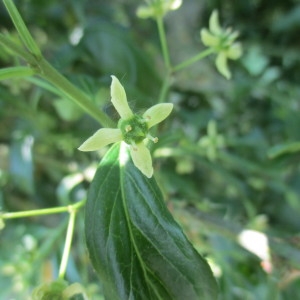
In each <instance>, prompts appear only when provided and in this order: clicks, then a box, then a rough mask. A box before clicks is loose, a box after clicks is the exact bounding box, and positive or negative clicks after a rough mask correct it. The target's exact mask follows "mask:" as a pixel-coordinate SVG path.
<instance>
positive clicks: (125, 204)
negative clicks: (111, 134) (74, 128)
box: [85, 143, 217, 300]
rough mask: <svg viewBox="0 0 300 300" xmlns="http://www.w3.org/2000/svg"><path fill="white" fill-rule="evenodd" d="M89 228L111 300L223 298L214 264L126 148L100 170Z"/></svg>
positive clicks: (90, 207)
mask: <svg viewBox="0 0 300 300" xmlns="http://www.w3.org/2000/svg"><path fill="white" fill-rule="evenodd" d="M85 228H86V241H87V247H88V251H89V255H90V259H91V261H92V264H93V266H94V268H95V269H96V271H97V273H98V275H99V277H100V279H101V284H102V285H103V290H104V293H105V297H106V299H112V300H114V299H163V300H168V299H170V300H171V299H172V300H174V299H178V300H179V299H180V300H182V299H189V300H193V299H203V300H206V299H208V300H210V299H217V285H216V282H215V280H214V278H213V276H212V273H211V270H210V268H209V266H208V264H207V263H206V261H205V260H204V259H203V258H202V257H201V256H200V255H199V254H198V253H197V252H196V250H195V249H194V248H193V246H192V245H191V244H190V242H189V241H188V240H187V238H186V237H185V235H184V234H183V232H182V230H181V228H180V226H179V225H178V224H177V223H176V222H175V221H174V219H173V217H172V216H171V214H170V213H169V211H168V210H167V208H166V206H165V204H164V201H163V197H162V194H161V191H160V189H159V187H158V185H157V183H156V181H155V179H154V178H151V179H148V178H147V177H145V176H144V175H142V174H141V172H140V171H139V170H138V169H137V168H136V167H135V166H134V165H133V163H132V160H131V159H130V156H129V154H128V150H127V149H126V146H125V144H123V143H121V144H115V145H114V146H113V147H112V148H111V149H110V150H109V151H108V152H107V154H106V155H105V157H104V158H103V159H102V161H101V163H100V165H99V168H98V170H97V172H96V175H95V177H94V179H93V182H92V184H91V187H90V190H89V194H88V201H87V205H86V216H85Z"/></svg>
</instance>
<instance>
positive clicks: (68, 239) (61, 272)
mask: <svg viewBox="0 0 300 300" xmlns="http://www.w3.org/2000/svg"><path fill="white" fill-rule="evenodd" d="M76 214H77V209H74V208H72V209H70V217H69V224H68V229H67V235H66V241H65V247H64V252H63V255H62V259H61V263H60V267H59V273H58V277H59V278H60V279H63V278H64V277H65V274H66V270H67V264H68V259H69V255H70V250H71V244H72V239H73V234H74V226H75V219H76Z"/></svg>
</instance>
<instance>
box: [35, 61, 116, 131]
mask: <svg viewBox="0 0 300 300" xmlns="http://www.w3.org/2000/svg"><path fill="white" fill-rule="evenodd" d="M37 68H38V69H39V70H38V73H39V74H40V76H41V77H43V78H44V79H46V80H48V81H49V82H51V83H52V84H53V85H54V86H55V87H57V88H58V89H59V90H60V91H62V92H63V93H64V94H65V95H67V96H68V98H70V99H72V100H73V101H74V102H76V103H77V104H78V105H79V106H81V107H82V108H83V109H84V110H85V111H86V112H87V113H89V114H90V115H91V116H93V117H94V118H95V119H96V120H98V121H99V122H100V123H101V124H102V125H103V126H105V127H115V123H114V122H113V121H112V120H111V119H110V118H109V117H108V116H107V115H106V114H105V113H103V112H102V111H101V110H100V109H99V108H98V107H97V106H96V105H95V104H94V103H93V102H92V101H91V100H90V99H89V97H88V96H87V95H86V94H85V93H84V92H82V91H81V90H80V89H78V88H77V87H76V86H74V85H73V84H72V83H71V82H70V81H69V80H67V79H66V78H65V77H64V76H63V75H61V74H60V73H59V72H58V71H57V70H56V69H55V68H54V67H52V65H50V64H49V63H48V61H46V60H45V59H44V58H42V59H41V60H40V61H38V62H37Z"/></svg>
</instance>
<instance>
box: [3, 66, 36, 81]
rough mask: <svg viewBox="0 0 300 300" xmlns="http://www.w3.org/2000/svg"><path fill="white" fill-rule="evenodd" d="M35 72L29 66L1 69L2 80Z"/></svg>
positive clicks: (30, 74)
mask: <svg viewBox="0 0 300 300" xmlns="http://www.w3.org/2000/svg"><path fill="white" fill-rule="evenodd" d="M34 74H35V72H34V70H32V69H31V68H28V67H11V68H4V69H0V80H6V79H11V78H17V77H26V76H32V75H34Z"/></svg>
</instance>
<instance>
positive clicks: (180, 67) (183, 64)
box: [172, 48, 214, 72]
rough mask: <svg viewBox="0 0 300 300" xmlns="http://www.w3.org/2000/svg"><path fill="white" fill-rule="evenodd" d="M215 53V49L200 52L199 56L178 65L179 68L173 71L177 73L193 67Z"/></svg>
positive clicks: (176, 67) (174, 68)
mask: <svg viewBox="0 0 300 300" xmlns="http://www.w3.org/2000/svg"><path fill="white" fill-rule="evenodd" d="M213 52H214V49H212V48H208V49H206V50H204V51H202V52H200V53H199V54H197V55H195V56H193V57H191V58H189V59H188V60H185V61H184V62H182V63H180V64H178V65H177V66H175V67H173V69H172V71H173V72H176V71H179V70H181V69H184V68H186V67H188V66H190V65H192V64H193V63H195V62H196V61H198V60H201V59H203V58H205V57H206V56H208V55H210V54H212V53H213Z"/></svg>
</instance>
